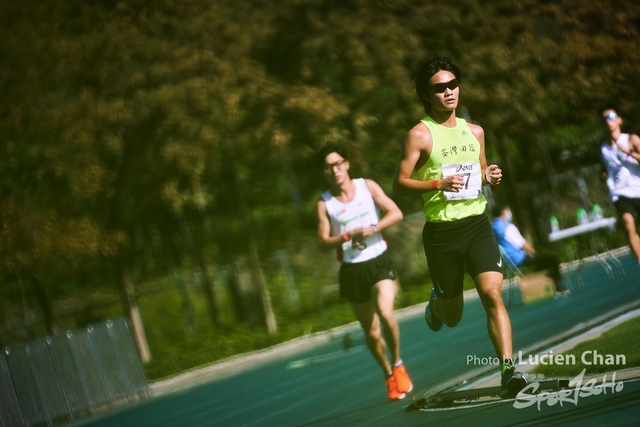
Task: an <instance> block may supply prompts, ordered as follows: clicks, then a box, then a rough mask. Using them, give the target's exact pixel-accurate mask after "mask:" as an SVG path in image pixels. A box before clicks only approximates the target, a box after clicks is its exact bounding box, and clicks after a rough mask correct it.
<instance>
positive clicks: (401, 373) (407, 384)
mask: <svg viewBox="0 0 640 427" xmlns="http://www.w3.org/2000/svg"><path fill="white" fill-rule="evenodd" d="M392 376H394V377H395V378H396V390H398V392H399V393H409V392H410V391H411V390H413V384H412V383H411V379H410V378H409V374H407V371H406V370H405V369H404V365H400V366H394V367H393V375H392Z"/></svg>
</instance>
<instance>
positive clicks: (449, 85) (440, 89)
mask: <svg viewBox="0 0 640 427" xmlns="http://www.w3.org/2000/svg"><path fill="white" fill-rule="evenodd" d="M457 87H458V80H457V79H453V80H449V81H448V82H446V83H436V84H434V85H432V86H431V88H430V89H431V92H433V93H444V91H445V90H447V89H449V90H454V89H455V88H457Z"/></svg>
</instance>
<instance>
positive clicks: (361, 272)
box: [339, 251, 396, 304]
mask: <svg viewBox="0 0 640 427" xmlns="http://www.w3.org/2000/svg"><path fill="white" fill-rule="evenodd" d="M388 252H389V251H384V252H383V253H382V254H380V255H378V256H377V257H375V258H373V259H370V260H367V261H364V262H353V263H350V262H345V263H342V266H340V275H339V283H340V296H341V297H344V298H346V299H347V300H349V302H351V303H354V304H359V303H363V302H367V301H369V300H370V299H371V288H372V287H373V285H375V284H376V283H378V282H380V281H382V280H385V279H390V280H395V279H396V270H395V268H394V266H393V261H391V256H389V253H388Z"/></svg>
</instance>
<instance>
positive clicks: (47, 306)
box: [31, 275, 58, 335]
mask: <svg viewBox="0 0 640 427" xmlns="http://www.w3.org/2000/svg"><path fill="white" fill-rule="evenodd" d="M31 284H32V286H33V293H34V294H35V296H36V299H37V300H38V305H39V306H40V311H41V312H42V317H43V318H44V325H45V329H46V331H47V334H48V335H55V334H56V333H58V328H57V327H56V324H55V319H54V316H53V308H52V306H51V299H50V298H49V295H48V294H47V291H46V289H45V287H44V285H43V284H42V282H41V281H40V279H38V278H37V277H36V276H35V275H31Z"/></svg>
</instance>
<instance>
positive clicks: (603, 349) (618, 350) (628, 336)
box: [532, 316, 640, 378]
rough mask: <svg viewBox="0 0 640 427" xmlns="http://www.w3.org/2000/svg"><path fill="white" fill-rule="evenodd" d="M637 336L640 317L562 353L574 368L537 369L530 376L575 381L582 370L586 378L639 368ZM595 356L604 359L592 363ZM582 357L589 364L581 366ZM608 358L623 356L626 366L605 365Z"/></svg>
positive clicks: (554, 365) (545, 367)
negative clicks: (572, 361) (536, 375)
mask: <svg viewBox="0 0 640 427" xmlns="http://www.w3.org/2000/svg"><path fill="white" fill-rule="evenodd" d="M638 333H640V316H639V317H636V318H634V319H631V320H628V321H626V322H624V323H621V324H620V325H618V326H615V327H614V328H613V329H610V330H609V331H607V332H605V333H604V334H602V335H601V336H600V337H598V338H595V339H593V340H589V341H585V342H582V343H580V344H578V345H577V346H575V347H574V348H573V349H571V350H569V351H567V352H565V353H562V354H563V355H565V356H566V355H573V357H575V361H576V363H575V365H574V364H571V365H556V364H553V365H551V364H549V365H538V366H537V367H536V368H535V369H534V370H533V371H532V373H533V374H542V375H544V377H545V378H556V377H574V376H575V375H577V374H578V373H580V372H581V371H582V370H583V369H586V370H587V372H586V373H587V374H596V373H603V372H611V371H616V370H621V369H626V368H631V367H634V366H640V346H638V343H637V341H636V337H637V336H638ZM587 352H588V353H587ZM595 352H597V354H598V355H602V356H603V360H602V361H600V360H598V361H596V360H595V359H594V357H593V355H594V354H595ZM583 354H584V355H585V359H586V360H585V361H586V362H589V363H592V364H585V363H584V362H583V360H582V356H583ZM607 355H613V359H615V356H616V355H624V356H625V359H626V360H625V364H624V365H622V364H620V365H617V364H607ZM596 362H597V363H596Z"/></svg>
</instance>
